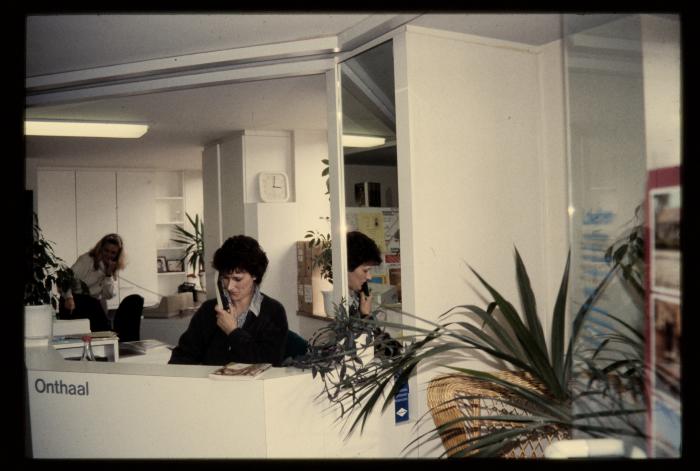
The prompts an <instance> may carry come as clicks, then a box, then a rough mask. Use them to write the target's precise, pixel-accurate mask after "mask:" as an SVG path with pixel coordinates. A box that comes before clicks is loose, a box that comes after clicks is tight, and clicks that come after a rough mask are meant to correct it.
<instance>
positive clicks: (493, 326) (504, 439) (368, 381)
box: [297, 249, 644, 456]
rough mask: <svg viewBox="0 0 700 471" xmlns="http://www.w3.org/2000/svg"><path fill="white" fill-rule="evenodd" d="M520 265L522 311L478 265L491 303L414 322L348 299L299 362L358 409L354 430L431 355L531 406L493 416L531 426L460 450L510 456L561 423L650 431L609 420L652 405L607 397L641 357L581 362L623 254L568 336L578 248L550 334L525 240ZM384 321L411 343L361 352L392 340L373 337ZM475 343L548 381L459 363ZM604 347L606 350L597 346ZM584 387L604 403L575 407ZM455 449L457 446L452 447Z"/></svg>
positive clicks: (616, 431) (347, 406)
mask: <svg viewBox="0 0 700 471" xmlns="http://www.w3.org/2000/svg"><path fill="white" fill-rule="evenodd" d="M515 265H516V279H517V285H518V290H519V294H520V298H521V305H522V308H521V311H520V312H518V310H517V309H516V308H515V307H514V305H513V304H512V303H511V302H510V301H508V300H507V299H505V298H504V297H503V296H502V295H501V294H500V293H499V292H498V291H497V290H496V289H494V288H493V287H492V286H491V285H490V284H489V283H488V282H487V281H486V280H484V279H483V278H482V277H481V276H480V275H479V274H478V273H477V272H476V271H475V270H473V269H472V268H471V267H469V268H470V270H471V271H472V272H473V273H474V275H475V276H476V277H477V278H478V280H479V281H480V282H481V284H482V285H483V286H484V287H485V288H486V290H487V291H488V292H489V294H490V295H491V297H492V298H493V301H491V302H490V303H489V304H488V306H487V307H486V308H485V309H484V308H481V307H478V306H475V305H461V306H455V307H453V308H452V309H450V310H449V311H447V312H445V313H443V314H442V315H441V316H440V317H439V319H438V322H433V321H431V320H429V319H425V318H421V317H418V316H414V315H411V314H409V313H400V314H401V315H402V316H403V317H405V318H413V319H415V320H416V325H408V324H397V323H390V322H385V321H380V320H378V319H377V317H376V314H373V315H372V316H370V317H369V318H367V319H361V318H354V317H350V316H348V315H347V313H346V310H345V308H344V306H340V307H339V309H338V312H337V313H336V318H335V319H334V320H333V321H332V322H331V323H330V324H329V325H328V326H327V327H325V328H324V329H322V330H321V331H318V332H317V334H316V335H315V336H314V338H312V342H311V346H310V350H309V353H308V354H307V356H306V357H304V358H302V359H300V360H299V361H298V363H297V366H301V367H303V368H310V369H311V370H312V374H313V375H314V376H316V375H319V376H320V377H321V379H322V381H323V383H324V391H325V393H326V394H327V397H328V399H329V400H330V401H331V402H333V403H335V404H336V405H338V406H339V407H340V412H341V417H348V418H350V417H353V416H354V417H355V419H354V420H353V421H352V424H351V426H350V428H349V433H352V431H353V430H354V429H356V427H357V426H358V425H360V426H361V427H360V428H362V426H364V423H365V422H366V420H367V418H368V417H369V415H370V414H371V413H372V411H373V410H374V409H375V407H377V406H378V404H380V403H381V399H382V398H384V402H383V405H382V410H385V409H386V408H387V407H388V406H389V405H390V404H391V401H392V399H393V398H394V397H395V396H396V394H397V392H398V391H399V389H400V388H401V386H402V385H403V384H404V383H405V382H406V381H407V380H408V378H409V376H410V375H411V373H412V372H413V371H414V370H415V368H416V366H417V365H418V364H419V363H421V362H428V361H430V362H431V363H437V364H438V365H440V366H443V367H445V368H447V369H448V370H450V371H453V374H454V375H462V376H464V377H466V378H471V379H475V380H479V381H482V382H487V383H490V384H493V385H497V386H499V387H502V388H506V390H507V391H508V392H509V395H510V396H511V397H512V398H515V399H513V400H514V401H517V403H518V404H519V407H520V408H521V409H523V410H525V411H527V412H528V413H529V415H525V416H517V417H514V416H512V415H501V416H499V415H496V416H491V415H490V416H488V420H490V421H492V422H493V421H495V422H498V421H501V422H503V423H508V422H512V421H513V420H517V421H519V422H520V424H521V425H522V427H521V428H517V429H512V428H509V427H504V428H500V429H499V428H496V429H492V430H490V431H488V432H483V433H482V434H481V435H479V436H476V437H471V438H465V439H464V440H463V441H462V442H461V443H459V444H457V445H455V446H454V448H458V449H459V452H458V454H457V455H468V456H501V455H502V454H504V453H505V451H507V450H508V449H510V448H512V447H513V446H517V444H518V443H519V442H520V440H522V439H523V438H524V437H525V436H527V437H529V436H532V434H538V433H541V434H546V433H550V432H551V430H552V429H562V428H564V429H567V430H570V431H572V430H579V431H582V432H584V433H586V434H590V435H592V436H609V435H632V436H637V437H639V436H642V435H643V434H644V432H643V431H642V430H640V429H639V428H638V427H636V426H635V424H634V423H632V422H631V421H628V420H623V421H622V422H618V421H612V422H610V420H609V419H611V418H612V419H614V418H620V417H622V418H624V417H630V416H635V415H638V414H640V413H643V412H644V407H643V404H642V405H641V406H636V405H633V406H628V405H626V404H625V403H623V402H622V401H618V400H613V403H612V404H610V403H609V401H608V402H606V400H607V396H609V395H610V394H611V391H613V389H612V388H610V387H608V386H607V385H608V384H609V383H610V381H611V378H615V379H616V380H618V381H622V382H624V380H625V378H627V377H629V375H630V371H631V370H632V372H633V373H634V372H637V373H638V372H639V369H640V368H642V366H643V365H642V363H641V362H639V358H632V359H631V360H630V361H627V362H619V361H618V360H614V361H613V362H606V361H605V360H604V359H602V361H603V364H601V363H600V361H601V358H600V357H599V358H595V357H591V358H588V359H587V360H588V361H587V362H574V355H575V352H576V345H577V340H578V335H579V331H580V329H581V325H582V322H583V320H584V319H585V317H586V316H587V314H588V313H589V311H590V307H591V306H592V305H593V303H594V302H595V301H596V299H597V298H598V297H599V296H600V294H601V292H602V291H603V290H604V289H605V286H606V285H607V283H608V282H609V280H610V278H611V277H612V276H614V274H615V273H616V272H617V271H618V270H619V269H620V263H619V261H616V262H615V264H614V266H613V267H612V268H611V270H610V272H609V273H608V274H607V276H606V277H605V279H604V280H603V281H602V282H601V283H600V285H599V286H598V287H597V288H596V289H595V290H594V292H593V293H592V294H591V295H590V297H589V298H588V299H587V300H586V302H585V303H584V304H583V306H582V307H581V308H580V310H579V311H578V312H577V313H576V314H575V316H574V322H573V330H572V333H571V335H570V338H569V340H568V342H566V341H565V323H566V319H565V311H566V299H567V286H568V276H569V257H567V261H566V268H565V270H564V275H563V277H562V280H561V284H560V289H559V292H558V295H557V298H556V302H555V305H554V312H553V315H552V325H551V335H550V338H549V342H547V341H546V340H545V336H544V329H543V328H542V325H541V322H540V320H539V317H538V315H537V306H536V301H535V296H534V293H533V291H532V289H531V286H530V280H529V277H528V274H527V271H526V269H525V265H524V263H523V261H522V259H521V257H520V254H519V253H518V251H517V249H515ZM609 317H610V319H611V320H612V321H613V322H617V323H618V325H619V326H620V329H619V330H618V332H622V331H629V332H627V334H628V335H619V336H618V338H615V339H614V340H615V341H621V342H626V341H630V342H632V343H635V342H636V343H638V341H639V339H640V338H641V339H643V335H642V333H641V332H638V331H635V330H634V329H633V328H632V327H631V326H629V325H627V324H625V323H624V322H623V321H621V320H620V319H617V318H616V317H615V316H612V315H609ZM376 327H386V328H391V327H394V328H399V329H402V330H403V332H404V336H403V337H399V338H398V340H402V341H403V342H404V347H405V348H404V349H403V352H401V353H400V354H399V355H397V356H394V357H391V358H385V357H384V358H383V357H375V358H374V359H373V360H372V361H371V362H369V363H363V361H362V359H361V355H359V354H358V352H359V351H363V350H364V349H366V348H369V347H370V346H373V345H374V344H380V345H381V342H383V340H382V339H376V338H373V332H374V331H375V330H374V329H375V328H376ZM360 334H366V339H367V340H366V344H365V345H361V346H359V348H358V347H356V346H355V340H356V339H357V338H358V336H359V335H360ZM625 339H627V340H625ZM629 339H631V340H629ZM608 343H609V342H608ZM642 344H643V340H642ZM475 352H477V353H482V354H485V355H487V356H489V357H491V358H492V359H496V360H500V361H502V362H504V363H506V364H507V365H508V366H509V368H510V369H511V370H512V371H514V372H515V373H517V374H520V375H525V376H527V377H529V378H532V379H533V380H534V381H535V382H536V383H538V384H539V385H541V386H542V390H541V391H535V390H531V389H526V388H524V387H522V386H520V385H519V384H515V383H514V382H511V381H508V380H505V379H502V378H501V377H499V376H498V375H496V374H491V373H488V372H484V371H476V370H472V369H468V368H462V367H458V366H452V364H454V362H455V361H460V360H468V359H473V358H474V353H475ZM599 354H600V352H598V353H596V354H595V355H596V356H598V355H599ZM632 355H639V350H634V353H633V354H632ZM574 365H583V367H585V368H589V369H590V370H591V374H590V377H591V382H596V383H597V385H598V386H599V387H592V388H586V389H585V390H583V391H577V390H576V389H575V388H571V387H570V385H571V383H572V382H573V381H572V379H573V376H574ZM632 376H634V374H632ZM601 385H602V387H601ZM579 394H585V395H588V396H589V398H590V397H592V396H595V397H596V398H597V399H599V400H598V401H595V402H596V404H598V407H596V408H595V409H591V410H584V411H578V412H574V411H573V409H572V402H573V401H574V400H575V399H576V398H577V396H578V395H579ZM478 418H479V417H476V419H478ZM469 419H471V420H473V419H475V417H471V418H469ZM469 419H468V418H467V417H466V416H465V417H464V418H463V419H462V420H463V421H464V422H466V421H467V420H469ZM458 421H459V419H458ZM455 426H456V424H455V423H451V424H443V425H440V426H438V427H436V428H435V429H433V430H432V431H431V432H429V433H427V434H423V435H421V436H419V437H418V438H417V439H416V442H419V443H420V442H425V441H428V440H432V439H436V438H438V437H439V434H440V433H444V432H446V431H448V430H452V429H454V428H455ZM450 428H451V429H450ZM412 444H413V443H411V444H409V445H407V446H410V445H412ZM450 451H454V450H447V452H450Z"/></svg>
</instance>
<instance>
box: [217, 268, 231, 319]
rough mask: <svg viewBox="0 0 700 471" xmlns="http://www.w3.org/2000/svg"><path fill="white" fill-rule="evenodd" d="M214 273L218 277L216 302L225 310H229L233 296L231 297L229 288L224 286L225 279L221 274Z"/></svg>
mask: <svg viewBox="0 0 700 471" xmlns="http://www.w3.org/2000/svg"><path fill="white" fill-rule="evenodd" d="M214 275H215V277H216V304H218V305H219V306H220V307H221V309H223V310H224V311H228V308H229V306H230V305H231V298H229V295H228V290H227V289H226V287H224V281H223V280H222V279H221V277H220V276H219V272H218V271H217V272H214Z"/></svg>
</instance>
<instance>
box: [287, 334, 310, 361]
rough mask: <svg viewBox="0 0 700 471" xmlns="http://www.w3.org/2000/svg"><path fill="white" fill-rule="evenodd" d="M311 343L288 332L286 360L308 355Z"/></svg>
mask: <svg viewBox="0 0 700 471" xmlns="http://www.w3.org/2000/svg"><path fill="white" fill-rule="evenodd" d="M308 346H309V342H308V341H307V340H306V339H305V338H304V337H302V336H301V335H299V334H297V333H296V332H293V331H291V330H288V331H287V343H286V345H285V347H284V359H286V358H294V357H298V356H301V355H303V354H305V353H306V349H307V348H308Z"/></svg>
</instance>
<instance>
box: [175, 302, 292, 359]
mask: <svg viewBox="0 0 700 471" xmlns="http://www.w3.org/2000/svg"><path fill="white" fill-rule="evenodd" d="M215 305H216V300H215V299H210V300H208V301H205V302H204V303H203V304H202V305H201V306H200V308H199V309H198V310H197V312H195V313H194V316H192V320H191V321H190V325H189V327H188V328H187V330H186V331H185V332H184V333H183V334H182V335H181V336H180V341H179V342H178V345H177V347H175V348H174V349H173V353H172V355H171V356H170V361H169V363H171V364H193V365H225V364H226V363H230V362H234V361H235V362H238V363H272V364H273V365H274V366H279V365H280V364H281V363H282V360H283V355H284V350H285V343H286V339H287V330H288V327H287V314H286V312H285V310H284V306H282V304H281V303H280V302H279V301H277V300H275V299H272V298H270V297H268V296H267V295H265V294H263V300H262V303H261V304H260V313H259V314H258V315H257V316H256V315H255V314H253V313H252V312H248V316H247V317H246V320H245V323H244V324H243V327H241V328H238V329H235V330H234V331H233V332H231V334H230V335H226V334H225V333H224V331H223V330H221V328H220V327H219V326H218V325H216V311H214V306H215Z"/></svg>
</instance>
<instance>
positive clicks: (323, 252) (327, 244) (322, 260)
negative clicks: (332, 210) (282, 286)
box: [304, 230, 333, 315]
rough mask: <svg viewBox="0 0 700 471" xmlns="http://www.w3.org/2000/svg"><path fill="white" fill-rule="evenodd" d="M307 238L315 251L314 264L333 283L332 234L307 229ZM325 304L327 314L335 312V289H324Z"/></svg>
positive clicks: (323, 276)
mask: <svg viewBox="0 0 700 471" xmlns="http://www.w3.org/2000/svg"><path fill="white" fill-rule="evenodd" d="M304 238H305V239H309V241H308V244H309V247H311V249H312V251H313V255H312V264H313V267H314V268H316V267H318V268H319V269H320V271H321V278H322V279H324V280H326V281H328V283H330V284H331V285H332V284H333V256H332V252H331V235H330V234H323V233H321V232H318V231H311V230H310V231H306V235H305V236H304ZM321 292H322V293H323V306H324V308H325V310H326V315H330V314H331V313H332V312H333V290H332V289H331V290H323V291H321Z"/></svg>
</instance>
